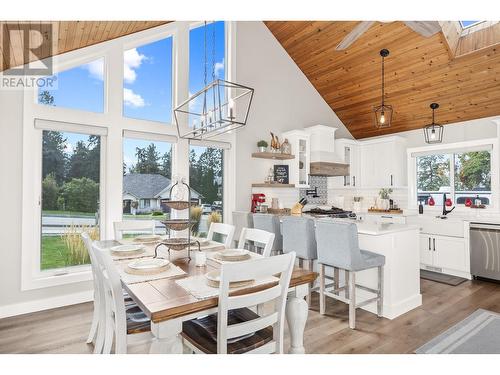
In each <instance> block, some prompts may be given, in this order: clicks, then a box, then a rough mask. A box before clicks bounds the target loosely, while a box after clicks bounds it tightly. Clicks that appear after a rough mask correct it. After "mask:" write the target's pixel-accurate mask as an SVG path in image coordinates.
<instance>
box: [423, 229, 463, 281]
mask: <svg viewBox="0 0 500 375" xmlns="http://www.w3.org/2000/svg"><path fill="white" fill-rule="evenodd" d="M467 256H468V255H467V248H466V244H465V239H464V238H461V237H448V236H436V235H430V234H421V235H420V264H421V268H424V269H429V270H431V271H438V272H443V273H446V274H452V275H457V276H462V277H465V276H468V275H469V273H470V271H469V270H468V269H467V267H468V262H467Z"/></svg>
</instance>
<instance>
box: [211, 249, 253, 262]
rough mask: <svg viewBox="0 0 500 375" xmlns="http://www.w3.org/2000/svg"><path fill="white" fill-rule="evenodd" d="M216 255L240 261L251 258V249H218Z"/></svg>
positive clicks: (221, 258)
mask: <svg viewBox="0 0 500 375" xmlns="http://www.w3.org/2000/svg"><path fill="white" fill-rule="evenodd" d="M214 256H215V257H216V258H217V259H220V260H226V261H240V260H247V259H249V258H250V251H248V250H245V249H226V250H221V251H217V252H216V253H215V254H214Z"/></svg>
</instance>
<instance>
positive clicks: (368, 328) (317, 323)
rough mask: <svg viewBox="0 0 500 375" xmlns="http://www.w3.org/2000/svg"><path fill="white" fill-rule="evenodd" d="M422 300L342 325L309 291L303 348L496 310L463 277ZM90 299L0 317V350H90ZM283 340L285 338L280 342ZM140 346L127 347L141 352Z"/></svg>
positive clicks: (431, 330) (334, 347) (415, 335)
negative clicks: (391, 314) (402, 310)
mask: <svg viewBox="0 0 500 375" xmlns="http://www.w3.org/2000/svg"><path fill="white" fill-rule="evenodd" d="M421 290H422V296H423V305H422V306H420V307H419V308H417V309H415V310H412V311H410V312H408V313H406V314H404V315H402V316H400V317H398V318H397V319H394V320H392V321H391V320H388V319H378V318H377V317H376V316H375V315H374V314H370V313H367V312H364V311H362V310H358V313H357V322H356V323H357V329H356V330H351V329H349V327H348V324H347V318H348V311H347V306H346V305H345V304H343V303H341V302H335V301H333V300H331V299H329V298H327V310H326V311H327V315H325V316H321V315H320V314H319V313H318V298H317V295H316V294H314V295H313V302H312V305H311V310H310V311H309V319H308V322H307V326H306V331H305V337H304V341H305V347H306V351H307V352H308V353H412V352H413V351H414V350H415V349H416V348H418V347H419V346H421V345H422V344H424V343H425V342H427V341H429V340H430V339H431V338H433V337H435V336H437V335H438V334H440V333H441V332H443V331H445V330H446V329H447V328H449V327H450V326H452V325H454V324H455V323H457V322H459V321H460V320H462V319H464V318H465V317H467V316H468V315H469V314H471V313H472V312H473V311H475V310H476V309H478V308H483V309H487V310H492V311H496V312H500V285H499V284H494V283H488V282H483V281H467V282H465V283H463V284H461V285H459V286H456V287H452V286H448V285H444V284H439V283H436V282H432V281H427V280H421ZM91 317H92V304H91V303H84V304H79V305H74V306H68V307H63V308H58V309H54V310H48V311H43V312H39V313H34V314H27V315H22V316H18V317H12V318H7V319H1V320H0V353H90V352H91V351H92V347H91V346H90V345H87V344H85V339H86V337H87V334H88V330H89V327H90V321H91ZM286 344H288V343H286ZM142 349H144V348H139V349H138V350H133V352H136V351H138V352H141V350H142Z"/></svg>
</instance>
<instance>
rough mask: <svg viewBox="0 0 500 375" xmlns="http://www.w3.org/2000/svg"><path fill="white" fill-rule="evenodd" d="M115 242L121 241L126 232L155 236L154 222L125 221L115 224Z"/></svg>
mask: <svg viewBox="0 0 500 375" xmlns="http://www.w3.org/2000/svg"><path fill="white" fill-rule="evenodd" d="M113 229H114V233H115V240H121V239H122V238H123V233H124V232H134V233H137V232H138V233H146V234H155V221H154V220H123V221H115V222H114V223H113Z"/></svg>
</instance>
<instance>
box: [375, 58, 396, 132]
mask: <svg viewBox="0 0 500 375" xmlns="http://www.w3.org/2000/svg"><path fill="white" fill-rule="evenodd" d="M380 56H382V104H381V105H379V106H376V107H373V120H374V124H375V127H376V128H378V129H381V128H388V127H390V126H391V122H392V106H391V105H388V104H385V101H384V96H385V91H384V90H385V82H384V78H385V77H384V74H385V71H384V59H385V58H386V57H387V56H389V50H387V49H385V48H384V49H383V50H381V51H380Z"/></svg>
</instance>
